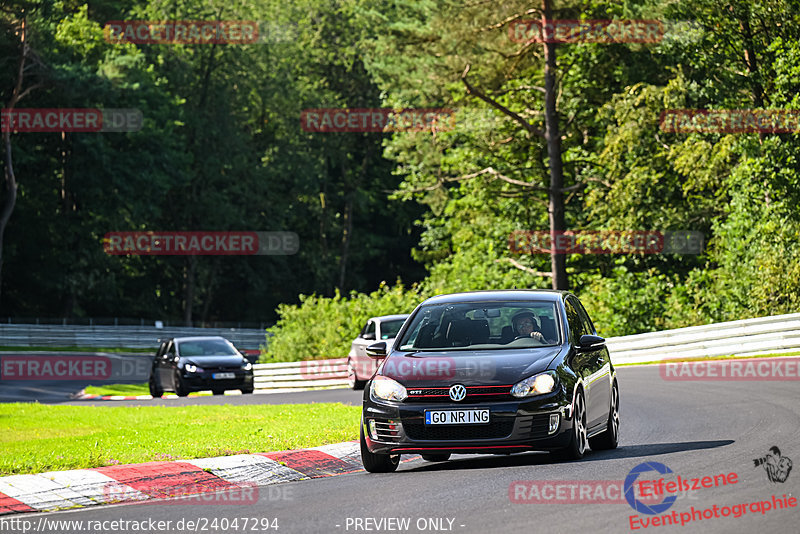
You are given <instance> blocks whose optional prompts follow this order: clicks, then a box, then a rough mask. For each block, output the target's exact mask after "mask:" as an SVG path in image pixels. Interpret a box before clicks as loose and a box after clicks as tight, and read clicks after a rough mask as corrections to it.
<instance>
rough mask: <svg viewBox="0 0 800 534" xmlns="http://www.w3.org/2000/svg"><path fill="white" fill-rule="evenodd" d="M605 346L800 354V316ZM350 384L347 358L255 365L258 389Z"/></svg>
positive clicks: (662, 351)
mask: <svg viewBox="0 0 800 534" xmlns="http://www.w3.org/2000/svg"><path fill="white" fill-rule="evenodd" d="M606 344H607V346H608V350H609V352H610V353H611V360H612V362H614V364H622V363H641V362H648V361H659V360H665V359H670V358H692V357H712V356H726V355H729V354H730V355H735V356H751V355H755V354H765V353H779V352H785V351H789V350H800V313H793V314H788V315H776V316H773V317H759V318H756V319H742V320H739V321H731V322H727V323H716V324H709V325H703V326H690V327H687V328H677V329H675V330H663V331H661V332H649V333H646V334H636V335H632V336H621V337H611V338H608V339H606ZM346 384H347V358H338V359H333V360H310V361H302V362H289V363H267V364H259V365H256V366H255V387H256V389H262V390H263V389H286V390H291V389H300V388H309V387H323V386H324V387H336V386H343V385H346Z"/></svg>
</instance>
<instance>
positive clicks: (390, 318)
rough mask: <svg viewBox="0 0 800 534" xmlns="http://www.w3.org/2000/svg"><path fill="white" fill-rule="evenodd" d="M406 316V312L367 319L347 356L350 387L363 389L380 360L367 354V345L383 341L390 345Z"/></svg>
mask: <svg viewBox="0 0 800 534" xmlns="http://www.w3.org/2000/svg"><path fill="white" fill-rule="evenodd" d="M407 317H408V314H399V315H382V316H380V317H371V318H370V319H369V320H367V323H366V324H365V325H364V328H362V329H361V333H360V334H358V337H357V338H355V340H353V344H352V345H351V346H350V354H348V356H347V383H348V384H349V385H350V387H351V388H352V389H364V384H366V383H367V380H369V379H370V378H372V375H373V374H375V370H376V369H377V368H378V364H379V363H380V360H377V359H374V358H370V357H369V356H367V350H366V349H367V345H372V344H373V343H375V342H377V341H385V342H386V345H387V346H389V347H391V346H392V344H393V343H394V338H395V336H397V333H398V332H399V331H400V327H401V326H403V323H404V322H405V320H406V318H407Z"/></svg>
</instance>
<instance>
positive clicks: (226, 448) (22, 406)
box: [0, 403, 361, 476]
mask: <svg viewBox="0 0 800 534" xmlns="http://www.w3.org/2000/svg"><path fill="white" fill-rule="evenodd" d="M360 412H361V407H360V406H346V405H344V404H339V403H336V404H286V405H280V404H279V405H248V406H230V405H223V406H184V407H171V406H137V407H133V406H117V407H114V406H109V407H105V406H54V405H43V404H35V403H14V404H0V476H5V475H12V474H22V473H41V472H45V471H56V470H64V469H80V468H87V467H101V466H106V465H116V464H127V463H138V462H150V461H167V460H178V459H189V458H205V457H213V456H226V455H231V454H247V453H255V452H269V451H279V450H287V449H297V448H304V447H316V446H319V445H325V444H328V443H338V442H341V441H350V440H355V439H357V438H358V422H359V417H360Z"/></svg>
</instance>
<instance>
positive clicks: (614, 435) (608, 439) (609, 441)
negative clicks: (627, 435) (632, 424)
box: [589, 382, 619, 451]
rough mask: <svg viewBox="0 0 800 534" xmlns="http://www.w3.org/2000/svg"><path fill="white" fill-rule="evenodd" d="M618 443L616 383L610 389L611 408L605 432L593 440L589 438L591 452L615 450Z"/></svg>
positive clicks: (617, 396)
mask: <svg viewBox="0 0 800 534" xmlns="http://www.w3.org/2000/svg"><path fill="white" fill-rule="evenodd" d="M618 443H619V388H618V387H617V383H616V382H614V385H613V386H612V387H611V406H610V407H609V410H608V422H607V423H606V430H605V431H604V432H602V433H601V434H598V435H596V436H595V437H593V438H589V445H590V446H591V447H592V450H595V451H602V450H609V449H616V448H617V444H618Z"/></svg>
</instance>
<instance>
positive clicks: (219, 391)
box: [211, 389, 225, 395]
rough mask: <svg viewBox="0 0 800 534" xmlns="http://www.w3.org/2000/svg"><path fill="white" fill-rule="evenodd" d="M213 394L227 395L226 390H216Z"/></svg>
mask: <svg viewBox="0 0 800 534" xmlns="http://www.w3.org/2000/svg"><path fill="white" fill-rule="evenodd" d="M211 393H213V394H214V395H225V390H224V389H215V390H213V391H212V392H211Z"/></svg>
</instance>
